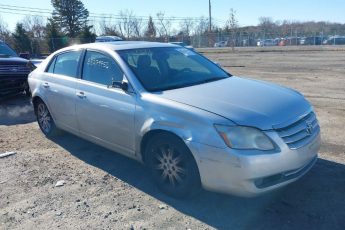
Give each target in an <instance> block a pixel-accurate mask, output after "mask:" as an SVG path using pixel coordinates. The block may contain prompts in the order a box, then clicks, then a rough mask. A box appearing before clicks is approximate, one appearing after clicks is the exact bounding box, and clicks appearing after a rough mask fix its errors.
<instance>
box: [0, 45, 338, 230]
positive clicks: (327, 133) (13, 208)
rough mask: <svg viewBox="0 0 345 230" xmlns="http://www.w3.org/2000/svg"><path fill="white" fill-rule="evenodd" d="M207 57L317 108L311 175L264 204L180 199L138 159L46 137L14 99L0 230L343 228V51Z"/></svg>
mask: <svg viewBox="0 0 345 230" xmlns="http://www.w3.org/2000/svg"><path fill="white" fill-rule="evenodd" d="M200 51H201V52H203V53H204V54H205V55H206V56H208V57H210V58H211V59H214V60H215V61H217V62H219V63H220V64H222V65H223V66H224V67H225V68H227V69H228V70H229V71H230V72H231V73H232V74H234V75H239V76H247V77H249V78H255V79H260V80H266V81H271V82H275V83H278V84H282V85H285V86H288V87H292V88H294V89H297V90H299V91H300V92H302V93H303V94H304V95H305V96H306V97H307V98H308V99H309V100H310V101H311V103H312V104H313V106H314V108H315V110H316V112H317V115H318V118H319V121H320V124H321V128H322V139H323V140H322V148H321V151H320V155H319V160H318V162H317V164H316V165H315V167H314V168H313V169H312V170H311V171H310V172H309V173H308V174H307V175H305V176H304V177H303V178H302V179H301V180H299V181H297V182H295V183H293V184H291V185H289V186H287V187H285V188H283V189H281V190H279V191H276V192H273V193H270V194H267V195H264V196H261V197H257V198H249V199H248V198H238V197H233V196H227V195H222V194H216V193H211V192H206V191H202V192H201V193H200V194H199V195H198V196H196V197H193V198H191V199H188V200H175V199H172V198H169V197H167V196H165V195H164V194H162V193H160V192H159V191H158V190H157V189H156V188H155V186H154V184H153V183H152V182H151V180H150V178H149V176H148V171H147V170H146V168H145V167H144V166H143V165H141V164H139V163H137V162H135V161H133V160H130V159H127V158H125V157H123V156H121V155H119V154H116V153H113V152H110V151H108V150H106V149H104V148H102V147H98V146H96V145H94V144H92V143H90V142H87V141H84V140H82V139H80V138H77V137H75V136H72V135H69V134H65V135H62V136H60V137H58V138H55V139H53V140H49V139H47V138H45V137H44V136H43V135H42V133H41V131H40V130H39V128H38V125H37V124H36V122H35V117H34V115H33V110H32V106H31V104H30V101H29V100H28V99H27V98H25V97H17V98H14V99H10V100H7V101H2V102H0V153H2V152H6V151H16V152H17V154H15V155H12V156H9V157H7V158H0V229H344V226H345V208H344V207H345V196H344V194H345V178H344V175H345V165H344V164H345V144H344V142H345V132H344V130H343V129H344V127H345V65H344V63H345V51H344V47H340V48H339V47H337V48H336V49H335V48H322V49H321V50H318V49H316V48H307V49H303V50H301V49H292V48H286V49H282V48H279V49H278V48H274V49H271V50H267V49H265V50H264V49H237V51H236V52H235V53H232V52H231V51H230V50H229V49H204V50H200ZM262 51H265V52H262ZM61 180H63V181H64V184H63V186H60V187H55V184H56V183H57V182H58V181H61Z"/></svg>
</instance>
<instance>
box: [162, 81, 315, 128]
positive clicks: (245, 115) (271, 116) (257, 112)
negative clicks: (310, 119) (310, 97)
mask: <svg viewBox="0 0 345 230" xmlns="http://www.w3.org/2000/svg"><path fill="white" fill-rule="evenodd" d="M159 97H163V98H165V99H169V100H172V101H175V102H179V103H183V104H187V105H190V106H193V107H197V108H199V109H202V110H206V111H208V112H211V113H214V114H217V115H220V116H222V117H224V118H227V119H230V120H231V121H233V122H235V123H236V124H238V125H246V126H253V127H257V128H259V129H262V130H268V129H272V126H274V125H279V124H281V123H285V122H287V121H290V120H292V119H296V118H297V117H299V116H301V115H303V114H305V113H306V112H308V111H309V110H310V107H311V106H310V104H309V103H308V101H307V100H305V99H304V97H303V96H302V95H301V94H299V93H297V92H296V91H294V90H292V89H288V88H285V87H282V86H278V85H275V84H271V83H266V82H262V81H257V80H250V79H245V78H239V77H235V76H233V77H230V78H226V79H223V80H219V81H215V82H210V83H207V84H201V85H195V86H191V87H186V88H180V89H174V90H167V91H164V92H162V93H161V94H159Z"/></svg>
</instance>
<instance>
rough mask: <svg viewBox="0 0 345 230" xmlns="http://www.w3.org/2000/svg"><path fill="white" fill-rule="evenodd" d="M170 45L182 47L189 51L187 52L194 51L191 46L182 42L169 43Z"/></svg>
mask: <svg viewBox="0 0 345 230" xmlns="http://www.w3.org/2000/svg"><path fill="white" fill-rule="evenodd" d="M170 43H171V44H174V45H178V46H182V47H184V48H186V49H189V50H193V51H194V47H193V46H191V45H187V44H186V43H184V42H170Z"/></svg>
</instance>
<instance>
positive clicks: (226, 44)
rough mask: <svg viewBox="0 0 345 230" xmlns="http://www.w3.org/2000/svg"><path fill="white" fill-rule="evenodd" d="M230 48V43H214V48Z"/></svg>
mask: <svg viewBox="0 0 345 230" xmlns="http://www.w3.org/2000/svg"><path fill="white" fill-rule="evenodd" d="M227 46H228V41H220V42H216V43H214V47H227Z"/></svg>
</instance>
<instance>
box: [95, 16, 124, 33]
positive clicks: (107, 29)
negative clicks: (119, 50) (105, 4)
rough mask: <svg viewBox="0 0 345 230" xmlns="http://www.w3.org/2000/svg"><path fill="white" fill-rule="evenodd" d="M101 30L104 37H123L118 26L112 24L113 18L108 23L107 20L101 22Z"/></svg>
mask: <svg viewBox="0 0 345 230" xmlns="http://www.w3.org/2000/svg"><path fill="white" fill-rule="evenodd" d="M99 30H100V33H101V34H102V35H110V36H121V35H120V32H119V31H118V29H117V26H116V24H114V23H112V18H110V20H109V21H108V22H107V21H106V20H105V19H103V20H102V21H100V22H99Z"/></svg>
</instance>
